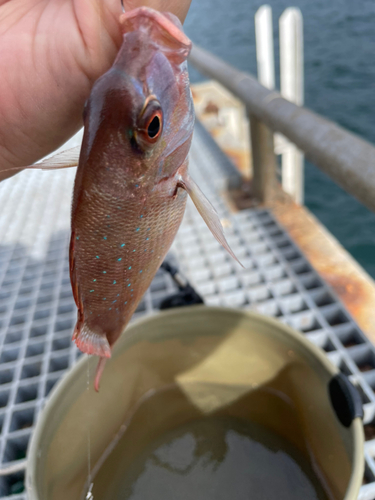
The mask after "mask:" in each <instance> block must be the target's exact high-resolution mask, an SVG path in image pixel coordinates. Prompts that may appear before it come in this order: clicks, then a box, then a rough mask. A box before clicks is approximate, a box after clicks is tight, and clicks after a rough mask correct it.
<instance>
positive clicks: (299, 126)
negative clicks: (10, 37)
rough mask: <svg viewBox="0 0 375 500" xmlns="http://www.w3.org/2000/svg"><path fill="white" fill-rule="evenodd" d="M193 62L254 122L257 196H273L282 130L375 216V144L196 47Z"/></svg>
mask: <svg viewBox="0 0 375 500" xmlns="http://www.w3.org/2000/svg"><path fill="white" fill-rule="evenodd" d="M189 62H190V63H191V64H193V65H194V66H195V68H196V69H197V70H198V71H200V72H201V73H202V74H204V75H206V76H208V77H210V78H212V79H214V80H217V81H218V82H219V83H220V84H222V85H223V86H224V87H226V88H227V89H228V90H229V91H230V92H232V94H234V95H235V96H236V97H237V98H239V99H240V100H241V101H242V102H243V103H244V105H245V106H246V109H247V113H248V116H249V119H250V128H251V134H250V135H251V137H250V140H251V150H252V156H253V186H254V196H255V197H256V198H257V199H259V200H260V201H261V202H267V201H268V200H270V199H271V198H272V195H273V191H274V187H275V185H276V162H275V155H274V146H273V132H280V133H281V134H283V135H284V136H285V137H287V138H288V139H289V140H290V141H291V142H293V143H294V144H295V145H296V146H297V147H298V148H299V149H301V150H302V151H304V153H305V155H306V158H307V159H308V160H309V161H310V162H311V163H313V164H314V165H316V166H317V167H319V168H320V169H321V170H322V171H323V172H325V173H326V174H327V175H329V177H331V179H333V180H334V181H335V182H337V183H338V184H339V185H340V186H341V187H342V188H343V189H345V190H346V191H347V192H348V193H350V194H351V195H353V196H354V197H355V198H357V199H358V200H359V201H360V202H362V203H363V204H364V205H366V206H367V207H368V208H369V209H370V210H372V211H374V212H375V146H373V145H372V144H370V143H369V142H367V141H365V140H363V139H361V138H360V137H358V136H356V135H355V134H353V133H351V132H348V131H347V130H345V129H344V128H342V127H340V126H339V125H337V124H336V123H334V122H332V121H330V120H327V119H326V118H323V117H322V116H319V115H317V114H316V113H314V112H312V111H310V110H308V109H306V108H304V107H300V106H297V105H296V104H293V103H292V102H290V101H287V100H286V99H284V98H283V97H281V95H280V94H279V93H278V92H275V91H273V90H269V89H267V88H265V87H263V86H262V85H260V83H259V82H258V81H257V80H256V79H255V78H253V77H252V76H251V75H249V74H247V73H244V72H241V71H239V70H237V69H236V68H234V67H233V66H231V65H230V64H228V63H226V62H224V61H223V60H221V59H219V58H218V57H216V56H214V55H212V54H211V53H209V52H208V51H206V50H204V49H202V48H200V47H197V46H196V45H194V46H193V49H192V51H191V54H190V57H189Z"/></svg>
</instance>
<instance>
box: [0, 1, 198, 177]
mask: <svg viewBox="0 0 375 500" xmlns="http://www.w3.org/2000/svg"><path fill="white" fill-rule="evenodd" d="M190 1H191V0H124V7H125V10H127V11H128V10H131V9H134V8H136V7H139V6H140V5H148V6H150V7H153V8H154V9H157V10H168V11H170V12H172V13H174V14H176V15H177V16H178V17H179V18H180V20H181V21H183V20H184V18H185V16H186V14H187V11H188V8H189V5H190ZM120 15H121V3H120V0H65V1H61V0H42V1H41V0H11V1H9V0H0V83H1V85H0V88H1V92H0V180H2V179H4V178H6V177H9V176H10V175H13V174H14V173H16V172H17V170H16V171H15V170H10V169H14V168H15V167H22V166H24V165H28V164H31V163H33V162H35V161H37V160H38V159H40V158H42V157H44V156H45V155H46V154H48V153H50V152H51V151H53V150H55V149H56V148H57V147H59V146H60V145H61V144H63V143H64V142H65V141H66V140H67V139H69V137H70V136H71V135H73V134H74V133H75V132H76V131H77V130H78V129H79V128H80V127H81V125H82V109H83V105H84V103H85V101H86V99H87V97H88V96H89V94H90V90H91V88H92V85H93V83H94V82H95V80H96V79H97V78H98V77H99V76H100V75H102V74H103V73H104V72H105V71H106V70H107V69H108V68H109V67H110V66H111V65H112V63H113V60H114V58H115V56H116V54H117V52H118V50H119V48H120V46H121V43H122V34H121V27H120V23H119V16H120Z"/></svg>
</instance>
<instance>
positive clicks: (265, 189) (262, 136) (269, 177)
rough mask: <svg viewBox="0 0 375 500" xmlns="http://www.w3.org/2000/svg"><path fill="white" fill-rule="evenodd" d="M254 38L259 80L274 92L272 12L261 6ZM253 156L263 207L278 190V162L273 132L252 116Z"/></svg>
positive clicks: (255, 185)
mask: <svg viewBox="0 0 375 500" xmlns="http://www.w3.org/2000/svg"><path fill="white" fill-rule="evenodd" d="M255 38H256V54H257V66H258V79H259V81H260V83H261V84H262V85H264V86H265V87H267V88H269V89H273V88H275V62H274V55H273V29H272V9H271V7H270V6H269V5H262V6H261V7H259V9H258V10H257V12H256V14H255ZM247 115H248V118H249V122H250V141H251V155H252V160H253V195H254V197H255V198H256V199H257V200H258V201H259V202H261V203H266V202H267V201H269V200H270V198H271V196H272V192H273V189H274V186H275V179H276V162H275V154H274V143H273V132H272V131H271V130H270V129H269V128H268V127H267V126H266V125H265V124H264V123H263V122H261V121H260V120H258V119H257V118H256V117H255V116H254V115H252V114H251V113H249V112H248V113H247Z"/></svg>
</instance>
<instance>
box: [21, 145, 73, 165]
mask: <svg viewBox="0 0 375 500" xmlns="http://www.w3.org/2000/svg"><path fill="white" fill-rule="evenodd" d="M80 151H81V146H76V147H75V148H70V149H66V150H65V151H62V152H61V153H57V154H55V155H53V156H50V157H49V158H46V159H45V160H43V161H41V162H40V163H34V165H30V166H28V167H26V168H35V169H41V170H55V169H59V168H69V167H76V166H77V165H78V160H79V152H80Z"/></svg>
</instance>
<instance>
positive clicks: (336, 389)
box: [328, 373, 363, 427]
mask: <svg viewBox="0 0 375 500" xmlns="http://www.w3.org/2000/svg"><path fill="white" fill-rule="evenodd" d="M328 392H329V397H330V399H331V403H332V406H333V409H334V410H335V413H336V416H337V418H338V419H339V420H340V422H341V423H342V425H344V426H345V427H350V425H351V423H352V422H353V420H354V419H355V418H357V417H361V418H363V408H362V401H361V396H360V394H359V392H358V390H357V389H356V388H355V387H354V385H353V384H352V383H351V382H350V380H349V379H348V377H347V376H346V375H344V374H343V373H338V374H337V375H335V376H334V377H332V379H331V380H330V382H329V384H328Z"/></svg>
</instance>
